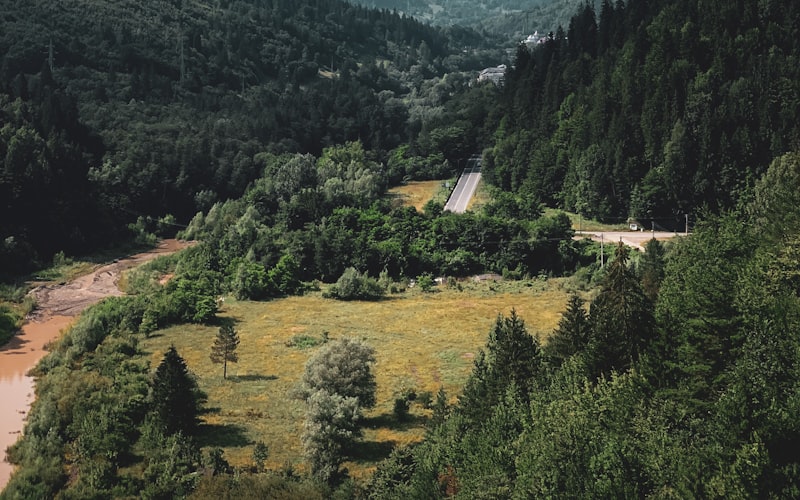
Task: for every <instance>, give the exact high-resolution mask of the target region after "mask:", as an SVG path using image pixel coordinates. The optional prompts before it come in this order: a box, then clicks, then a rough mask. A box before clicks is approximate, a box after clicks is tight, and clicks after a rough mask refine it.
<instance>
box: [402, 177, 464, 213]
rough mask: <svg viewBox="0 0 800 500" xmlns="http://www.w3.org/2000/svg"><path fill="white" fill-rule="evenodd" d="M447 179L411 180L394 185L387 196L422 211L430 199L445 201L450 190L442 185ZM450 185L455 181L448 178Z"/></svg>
mask: <svg viewBox="0 0 800 500" xmlns="http://www.w3.org/2000/svg"><path fill="white" fill-rule="evenodd" d="M445 182H447V181H443V180H438V181H412V182H408V183H406V184H403V185H400V186H395V187H393V188H391V189H390V190H389V197H390V198H392V199H395V200H398V201H399V203H400V204H401V205H402V206H406V207H414V208H416V209H417V211H418V212H422V207H424V206H425V204H426V203H428V202H429V201H431V200H434V199H435V200H437V201H441V202H442V204H444V202H446V201H447V196H448V195H449V194H450V190H449V189H447V188H445V187H444V183H445ZM449 182H450V186H453V185H454V184H455V181H453V180H450V181H449Z"/></svg>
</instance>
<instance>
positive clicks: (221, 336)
mask: <svg viewBox="0 0 800 500" xmlns="http://www.w3.org/2000/svg"><path fill="white" fill-rule="evenodd" d="M237 347H239V335H238V334H237V333H236V330H234V329H233V326H232V325H222V326H221V327H219V332H217V338H215V339H214V345H212V346H211V356H210V357H211V362H213V363H222V378H223V379H225V378H227V377H228V361H230V362H231V363H236V362H238V361H239V355H238V354H236V348H237Z"/></svg>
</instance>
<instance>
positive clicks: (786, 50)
mask: <svg viewBox="0 0 800 500" xmlns="http://www.w3.org/2000/svg"><path fill="white" fill-rule="evenodd" d="M779 12H780V13H779ZM798 16H800V11H798V9H797V8H796V7H794V6H792V7H791V8H787V9H779V8H778V7H777V4H764V3H759V2H756V1H749V0H748V1H744V2H739V3H736V4H724V3H721V2H697V1H680V2H672V3H666V2H639V1H631V2H616V3H612V2H610V1H608V2H602V3H601V5H600V11H599V12H595V11H594V9H593V8H592V7H591V5H590V4H589V3H587V4H584V5H582V6H581V7H579V8H578V9H577V12H576V13H575V16H574V17H573V18H572V20H571V21H570V22H569V25H568V26H567V24H564V26H565V28H566V29H565V30H556V32H555V33H554V36H553V37H552V38H551V39H550V40H548V41H547V42H546V43H543V44H540V45H537V46H536V47H535V48H532V49H530V50H529V49H527V48H525V47H524V46H521V47H520V49H519V50H518V51H517V54H516V60H515V62H514V66H513V69H511V70H510V71H508V73H507V74H506V85H505V88H504V90H503V97H502V101H501V102H502V104H501V110H502V111H501V113H502V115H501V120H500V121H499V123H500V124H502V125H501V127H500V128H499V130H498V132H497V133H496V134H495V141H494V144H493V147H492V149H491V150H490V151H489V153H488V154H487V155H486V160H487V161H485V162H484V175H485V177H486V179H487V180H489V182H491V183H492V184H494V185H495V186H498V187H500V188H502V189H504V190H507V191H509V190H510V191H512V192H513V193H514V195H515V196H519V197H524V198H526V199H534V200H540V201H542V202H544V203H546V204H548V205H550V206H561V207H563V208H566V209H569V210H572V211H576V212H579V213H582V214H583V215H587V216H593V217H596V218H606V219H609V220H617V221H618V220H624V219H625V218H626V217H633V218H636V219H639V220H640V221H641V222H643V223H645V224H646V225H648V226H649V225H650V223H651V222H655V224H657V225H658V226H659V227H670V228H675V229H678V228H681V229H683V224H684V222H685V219H684V214H692V215H694V214H697V213H698V212H699V211H700V209H701V207H704V206H705V207H709V208H711V209H712V210H713V211H715V212H716V211H718V210H721V209H730V208H733V207H734V206H736V203H737V201H738V198H739V195H740V194H741V193H742V188H743V186H745V185H746V184H748V183H749V182H752V179H754V178H757V177H758V176H760V175H761V173H763V172H764V171H765V170H766V169H767V167H768V165H769V164H770V162H772V161H773V159H774V158H775V157H777V156H780V155H782V154H784V153H787V152H790V151H792V150H793V149H794V148H796V138H797V136H798V124H797V122H796V121H795V120H792V119H791V118H790V117H791V116H793V115H794V114H796V113H797V110H798V105H800V86H798V84H797V82H798V81H800V79H799V78H798V68H799V67H800V66H798V64H796V63H797V60H796V59H797V54H796V52H797V46H796V43H795V39H794V37H793V36H792V35H790V34H789V33H790V32H791V28H790V27H791V26H794V24H795V23H796V21H797V19H798ZM773 180H777V178H776V179H773ZM786 180H789V179H788V178H787V179H786ZM768 182H769V184H770V185H772V186H774V185H776V184H775V183H774V182H772V181H768ZM786 185H791V184H786ZM692 218H693V219H694V217H692ZM777 225H778V226H780V225H781V223H777Z"/></svg>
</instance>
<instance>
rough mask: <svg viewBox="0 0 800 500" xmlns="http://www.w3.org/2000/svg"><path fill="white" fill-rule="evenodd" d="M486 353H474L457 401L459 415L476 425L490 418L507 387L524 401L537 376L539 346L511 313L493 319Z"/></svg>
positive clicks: (512, 311)
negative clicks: (471, 368) (469, 373)
mask: <svg viewBox="0 0 800 500" xmlns="http://www.w3.org/2000/svg"><path fill="white" fill-rule="evenodd" d="M487 351H488V354H487V353H485V352H484V351H482V350H481V351H479V352H478V356H477V357H476V359H475V365H474V367H473V370H472V375H470V378H469V379H468V380H467V384H466V386H465V387H464V393H463V395H462V396H461V397H460V398H459V412H460V413H461V414H462V415H464V416H465V417H466V418H467V420H468V421H471V422H473V423H474V424H476V425H477V424H480V423H481V422H484V421H485V420H486V419H487V418H488V417H489V416H491V414H492V411H493V407H494V405H496V404H497V403H498V402H499V401H500V400H501V399H502V398H503V396H504V395H505V394H506V392H507V391H508V390H509V387H512V386H513V387H514V388H515V389H516V391H517V392H518V397H520V398H521V399H522V400H523V401H527V400H528V399H529V394H530V391H531V390H532V389H533V387H534V383H535V381H536V380H535V379H536V376H537V375H539V374H540V373H541V365H542V355H541V351H540V349H539V342H538V341H537V340H536V338H534V337H533V336H531V335H530V334H529V333H528V331H527V330H526V329H525V322H524V321H523V320H522V318H520V317H519V316H517V312H516V311H515V310H513V309H512V310H511V315H510V316H509V317H508V318H505V317H503V315H502V314H500V315H498V316H497V320H496V321H495V324H494V327H493V328H492V331H491V332H490V333H489V341H488V342H487Z"/></svg>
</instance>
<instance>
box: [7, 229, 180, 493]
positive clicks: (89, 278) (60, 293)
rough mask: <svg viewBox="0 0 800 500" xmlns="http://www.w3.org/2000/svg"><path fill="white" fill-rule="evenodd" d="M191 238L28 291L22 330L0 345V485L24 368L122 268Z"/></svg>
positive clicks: (112, 284)
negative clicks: (31, 303)
mask: <svg viewBox="0 0 800 500" xmlns="http://www.w3.org/2000/svg"><path fill="white" fill-rule="evenodd" d="M189 245H190V242H186V241H180V240H174V239H170V240H163V241H161V242H160V243H159V245H158V246H157V247H156V248H154V249H152V250H150V251H148V252H143V253H139V254H136V255H132V256H130V257H126V258H124V259H119V260H117V261H115V262H112V263H109V264H106V265H102V266H99V267H97V268H96V269H94V270H93V271H92V272H91V273H89V274H86V275H84V276H81V277H78V278H76V279H74V280H72V281H69V282H67V283H63V284H46V285H41V286H38V287H36V288H34V289H33V290H32V291H31V292H30V293H31V294H32V295H33V296H34V297H35V298H36V302H37V308H36V310H35V311H33V312H32V313H31V314H30V315H29V316H28V318H26V323H25V324H24V325H23V327H22V331H21V332H20V333H19V334H18V335H16V336H15V337H14V338H12V339H11V340H10V341H9V342H8V343H7V344H6V345H4V346H2V347H0V394H3V405H2V407H1V408H0V429H2V431H0V454H2V457H3V460H2V461H0V490H2V488H4V487H5V485H6V483H8V479H9V477H10V476H11V472H12V471H13V466H12V465H11V464H9V463H8V462H7V461H6V460H5V450H6V448H7V447H8V446H10V445H11V444H13V443H14V442H15V441H16V440H17V439H18V438H19V436H20V435H21V433H22V430H23V427H24V424H25V416H26V415H27V412H28V409H29V408H30V405H31V403H33V399H34V394H35V392H34V387H35V380H34V378H33V377H29V376H28V375H27V374H28V372H29V371H30V370H31V369H32V368H33V367H35V366H36V364H37V363H38V362H39V360H41V359H42V358H43V357H44V356H45V355H46V354H47V345H48V344H49V343H50V342H52V341H54V340H56V339H57V338H58V337H59V335H60V334H61V332H62V331H64V330H65V329H66V328H68V327H69V326H70V325H71V324H72V322H73V321H74V320H75V318H76V317H77V316H78V315H79V314H80V313H81V312H82V311H83V310H84V309H86V308H87V307H89V306H90V305H93V304H95V303H97V302H99V301H100V300H102V299H104V298H106V297H111V296H119V295H122V294H123V292H122V291H121V290H120V289H119V287H118V286H117V285H118V283H119V279H120V277H121V276H122V273H123V272H124V271H127V270H128V269H132V268H134V267H137V266H139V265H141V264H144V263H145V262H148V261H150V260H153V259H155V258H156V257H160V256H162V255H169V254H172V253H175V252H177V251H179V250H183V249H184V248H186V247H188V246H189Z"/></svg>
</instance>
